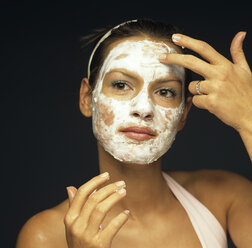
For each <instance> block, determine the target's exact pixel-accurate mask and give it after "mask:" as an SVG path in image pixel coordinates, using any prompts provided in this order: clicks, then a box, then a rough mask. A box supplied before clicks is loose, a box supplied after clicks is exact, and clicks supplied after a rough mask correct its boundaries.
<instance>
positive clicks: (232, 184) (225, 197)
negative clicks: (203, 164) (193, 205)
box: [168, 169, 252, 207]
mask: <svg viewBox="0 0 252 248" xmlns="http://www.w3.org/2000/svg"><path fill="white" fill-rule="evenodd" d="M168 174H170V175H171V176H172V177H173V178H174V179H175V180H176V181H177V182H178V183H180V184H181V185H182V186H183V187H184V188H186V189H187V190H188V191H189V192H190V193H192V194H193V195H195V196H196V197H197V198H200V200H202V201H207V198H212V197H209V196H215V197H216V198H217V200H219V201H222V202H223V204H227V207H229V206H230V204H232V202H234V201H235V200H237V199H238V200H239V199H240V198H241V197H245V196H246V195H248V194H250V195H251V192H252V191H251V190H252V182H251V181H250V180H248V179H247V178H245V177H243V176H241V175H239V174H237V173H234V172H231V171H227V170H209V169H204V170H195V171H174V172H168ZM248 189H250V190H248Z"/></svg>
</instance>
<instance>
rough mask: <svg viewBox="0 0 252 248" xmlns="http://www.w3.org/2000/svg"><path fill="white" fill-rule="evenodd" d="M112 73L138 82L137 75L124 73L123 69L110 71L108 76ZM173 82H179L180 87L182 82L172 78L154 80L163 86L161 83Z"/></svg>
mask: <svg viewBox="0 0 252 248" xmlns="http://www.w3.org/2000/svg"><path fill="white" fill-rule="evenodd" d="M113 72H118V73H121V74H123V75H124V76H126V77H129V78H131V79H133V80H138V79H139V78H138V77H137V75H132V74H129V73H127V72H125V71H124V69H115V70H112V71H110V72H108V74H110V73H113ZM174 81H176V82H179V83H180V84H181V85H182V81H181V80H180V79H178V78H177V77H174V78H171V79H165V78H163V79H162V78H160V79H156V80H155V81H154V82H155V83H156V82H157V83H160V84H163V83H169V82H174Z"/></svg>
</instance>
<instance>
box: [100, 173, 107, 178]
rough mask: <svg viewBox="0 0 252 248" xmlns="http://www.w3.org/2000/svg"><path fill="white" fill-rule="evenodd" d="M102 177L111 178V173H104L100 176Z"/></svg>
mask: <svg viewBox="0 0 252 248" xmlns="http://www.w3.org/2000/svg"><path fill="white" fill-rule="evenodd" d="M100 177H102V178H105V177H109V173H108V172H104V173H102V174H101V175H100Z"/></svg>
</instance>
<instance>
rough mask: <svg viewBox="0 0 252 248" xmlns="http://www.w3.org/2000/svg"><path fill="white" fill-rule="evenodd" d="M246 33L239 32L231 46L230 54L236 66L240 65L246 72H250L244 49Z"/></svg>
mask: <svg viewBox="0 0 252 248" xmlns="http://www.w3.org/2000/svg"><path fill="white" fill-rule="evenodd" d="M245 36H246V32H238V33H237V34H236V35H235V37H234V39H233V40H232V43H231V46H230V52H231V56H232V59H233V62H234V64H237V65H239V66H240V67H242V68H243V69H245V70H246V71H249V72H250V68H249V65H248V63H247V60H246V57H245V54H244V52H243V49H242V44H243V40H244V39H245Z"/></svg>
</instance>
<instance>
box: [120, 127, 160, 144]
mask: <svg viewBox="0 0 252 248" xmlns="http://www.w3.org/2000/svg"><path fill="white" fill-rule="evenodd" d="M119 131H120V132H122V133H123V134H125V135H126V136H127V137H128V138H131V139H134V140H139V141H143V140H149V139H153V138H155V136H156V133H155V132H154V131H153V130H152V129H150V128H148V127H138V126H132V127H127V128H123V129H120V130H119Z"/></svg>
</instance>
